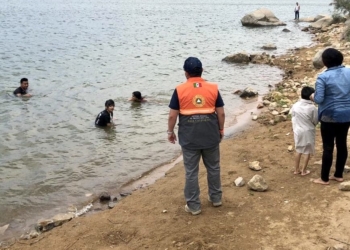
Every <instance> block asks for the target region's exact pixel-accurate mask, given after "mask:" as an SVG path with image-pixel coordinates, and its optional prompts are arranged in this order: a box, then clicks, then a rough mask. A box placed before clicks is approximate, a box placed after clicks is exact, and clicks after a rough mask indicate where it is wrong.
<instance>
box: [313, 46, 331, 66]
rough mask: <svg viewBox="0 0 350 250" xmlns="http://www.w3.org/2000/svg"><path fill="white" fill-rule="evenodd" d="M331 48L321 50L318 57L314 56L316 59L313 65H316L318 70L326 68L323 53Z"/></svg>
mask: <svg viewBox="0 0 350 250" xmlns="http://www.w3.org/2000/svg"><path fill="white" fill-rule="evenodd" d="M328 48H330V47H327V48H324V49H321V50H319V51H318V52H317V53H316V55H315V56H314V58H313V59H312V64H313V65H314V67H315V68H316V69H322V68H323V67H324V64H323V61H322V53H323V51H325V50H326V49H328Z"/></svg>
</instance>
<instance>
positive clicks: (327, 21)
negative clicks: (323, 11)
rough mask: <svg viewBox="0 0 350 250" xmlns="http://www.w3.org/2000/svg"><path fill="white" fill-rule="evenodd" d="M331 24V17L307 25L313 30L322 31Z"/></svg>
mask: <svg viewBox="0 0 350 250" xmlns="http://www.w3.org/2000/svg"><path fill="white" fill-rule="evenodd" d="M332 23H333V18H332V17H331V16H326V17H324V18H322V19H320V20H318V21H316V22H314V23H312V24H310V25H309V27H310V28H313V29H323V28H326V27H328V26H330V25H331V24H332Z"/></svg>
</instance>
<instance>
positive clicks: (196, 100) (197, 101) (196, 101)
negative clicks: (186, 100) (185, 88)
mask: <svg viewBox="0 0 350 250" xmlns="http://www.w3.org/2000/svg"><path fill="white" fill-rule="evenodd" d="M192 103H193V105H194V106H196V107H197V108H201V107H203V106H204V105H205V99H204V97H203V96H202V95H196V96H195V97H193V99H192Z"/></svg>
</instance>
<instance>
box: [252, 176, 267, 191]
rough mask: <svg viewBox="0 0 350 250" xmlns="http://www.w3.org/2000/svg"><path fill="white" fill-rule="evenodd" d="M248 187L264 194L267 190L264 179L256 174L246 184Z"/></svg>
mask: <svg viewBox="0 0 350 250" xmlns="http://www.w3.org/2000/svg"><path fill="white" fill-rule="evenodd" d="M248 187H249V188H250V189H251V190H254V191H258V192H264V191H266V190H267V189H268V185H267V183H266V181H265V179H264V178H263V177H261V176H260V175H258V174H256V175H254V176H253V178H252V179H251V180H250V181H249V182H248Z"/></svg>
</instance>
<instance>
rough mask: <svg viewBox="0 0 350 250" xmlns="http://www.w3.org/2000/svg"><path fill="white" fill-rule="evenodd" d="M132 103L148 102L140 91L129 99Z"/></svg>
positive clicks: (135, 92)
mask: <svg viewBox="0 0 350 250" xmlns="http://www.w3.org/2000/svg"><path fill="white" fill-rule="evenodd" d="M129 101H132V102H147V100H146V99H145V97H144V96H142V95H141V92H140V91H134V92H132V97H131V98H130V99H129Z"/></svg>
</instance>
